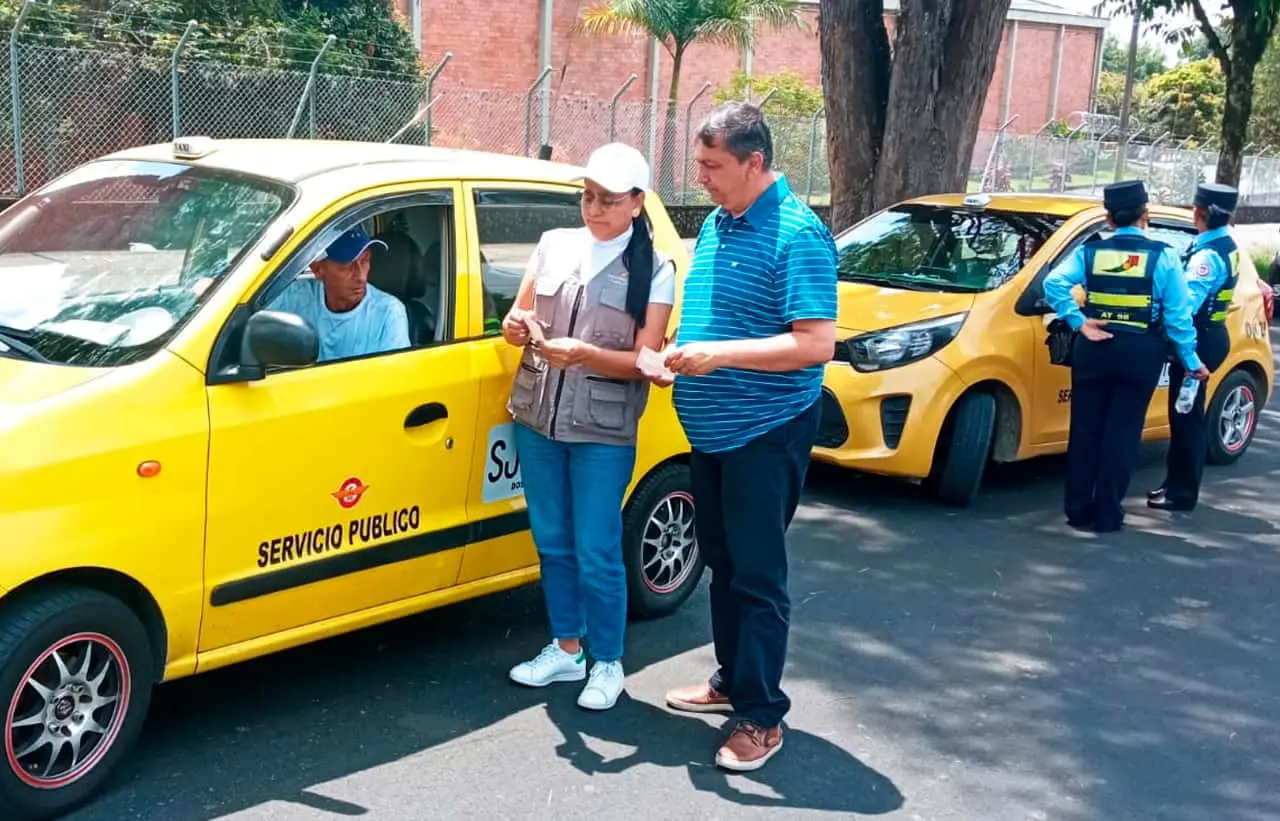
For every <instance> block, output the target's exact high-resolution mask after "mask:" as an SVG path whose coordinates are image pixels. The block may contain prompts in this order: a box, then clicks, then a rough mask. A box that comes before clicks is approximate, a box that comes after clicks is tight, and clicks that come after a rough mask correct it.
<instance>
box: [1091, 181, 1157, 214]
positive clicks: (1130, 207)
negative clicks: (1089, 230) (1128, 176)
mask: <svg viewBox="0 0 1280 821" xmlns="http://www.w3.org/2000/svg"><path fill="white" fill-rule="evenodd" d="M1148 202H1149V199H1148V197H1147V186H1146V183H1144V182H1143V181H1142V180H1125V181H1124V182H1117V183H1112V184H1111V185H1108V186H1107V187H1106V188H1104V189H1102V204H1103V205H1104V206H1105V207H1106V209H1107V212H1108V213H1111V214H1119V213H1126V212H1133V211H1139V210H1141V209H1142V208H1143V207H1145V206H1146V204H1147V203H1148Z"/></svg>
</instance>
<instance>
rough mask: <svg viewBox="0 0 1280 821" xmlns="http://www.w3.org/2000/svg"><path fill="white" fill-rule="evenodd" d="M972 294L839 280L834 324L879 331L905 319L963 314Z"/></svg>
mask: <svg viewBox="0 0 1280 821" xmlns="http://www.w3.org/2000/svg"><path fill="white" fill-rule="evenodd" d="M976 296H977V295H976V294H949V293H938V292H936V291H907V290H903V289H901V288H888V287H885V286H883V285H869V284H866V283H861V282H841V283H840V288H839V306H840V307H839V319H838V320H837V322H836V324H837V325H838V326H839V327H840V328H841V329H842V330H844V331H854V332H857V333H866V332H868V331H880V330H884V329H885V328H893V327H896V326H898V325H906V324H907V323H909V322H920V321H924V320H928V319H934V318H936V317H940V316H948V315H950V314H958V313H963V312H964V311H968V310H970V309H971V308H972V307H973V301H974V299H975V297H976Z"/></svg>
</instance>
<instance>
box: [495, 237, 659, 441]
mask: <svg viewBox="0 0 1280 821" xmlns="http://www.w3.org/2000/svg"><path fill="white" fill-rule="evenodd" d="M580 230H582V229H577V231H580ZM577 231H575V229H556V230H554V231H552V232H550V233H551V234H553V236H552V237H550V239H552V240H553V241H552V242H551V243H546V244H545V246H544V247H548V246H549V250H551V251H552V253H551V254H548V255H542V254H540V255H539V259H538V262H537V263H536V268H535V269H534V280H533V294H534V296H533V301H534V311H535V313H536V314H537V317H538V320H539V321H540V322H541V323H542V326H543V328H544V329H545V335H546V337H547V339H555V338H557V337H565V336H571V337H576V338H577V339H581V340H583V341H584V342H590V343H591V344H593V345H595V346H597V347H600V348H605V349H608V350H614V351H630V350H632V349H633V348H634V347H635V338H636V323H635V320H633V319H632V318H631V315H630V314H628V313H627V269H626V267H625V266H624V265H623V264H622V256H621V255H619V256H617V257H616V258H614V260H613V261H612V262H610V263H609V264H607V265H606V266H605V267H604V269H603V270H602V271H600V272H599V273H598V274H596V275H595V276H594V277H592V278H591V279H590V280H589V281H588V282H587V283H586V284H585V285H584V284H583V282H582V270H581V268H582V254H581V253H580V252H577V253H574V254H573V258H572V259H571V260H565V259H556V258H555V257H556V256H557V253H556V250H558V249H559V248H570V249H573V250H574V251H578V249H580V248H581V244H580V243H576V242H573V241H572V240H571V239H570V237H569V236H568V235H569V233H570V232H572V233H577ZM555 235H558V236H555ZM653 256H654V259H653V271H658V270H659V269H660V267H661V266H662V265H665V264H666V263H667V261H668V259H667V257H665V256H663V255H661V254H659V253H658V252H657V251H655V252H654V255H653ZM649 275H650V276H652V275H653V272H650V273H649ZM637 376H639V374H637ZM648 398H649V382H648V380H646V379H643V378H638V379H614V378H612V377H608V376H602V375H600V374H597V373H594V372H593V371H590V370H588V369H587V368H586V367H584V366H582V365H575V366H573V367H571V368H569V369H568V370H561V369H560V368H554V367H552V366H551V365H549V364H547V361H546V360H545V359H543V358H542V355H541V354H539V353H538V352H537V351H536V350H534V348H533V346H532V345H528V346H526V347H525V350H524V354H523V355H522V356H521V357H520V366H519V367H518V368H517V369H516V377H515V381H514V384H513V385H512V388H511V398H510V400H509V401H508V402H507V411H508V412H509V413H510V414H511V416H512V417H513V418H514V419H515V420H516V421H517V422H522V423H524V424H525V425H528V426H529V427H530V428H532V429H533V430H535V431H537V432H538V433H540V434H542V435H543V436H546V437H548V438H550V439H556V440H559V441H561V442H595V443H599V444H608V445H632V444H635V441H636V428H637V427H638V424H639V421H640V415H641V414H642V413H644V408H645V404H646V402H647V401H648Z"/></svg>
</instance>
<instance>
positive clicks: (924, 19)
mask: <svg viewBox="0 0 1280 821" xmlns="http://www.w3.org/2000/svg"><path fill="white" fill-rule="evenodd" d="M1010 2H1011V0H901V4H900V5H901V9H902V10H901V12H900V13H899V15H898V18H897V20H896V21H895V25H894V43H893V49H892V53H891V51H890V48H889V43H888V36H887V34H886V33H885V27H884V15H883V8H884V6H883V2H882V0H872V1H871V2H856V3H854V2H847V0H823V1H822V6H821V13H820V19H819V27H820V34H821V40H822V58H823V87H824V96H825V98H826V102H827V138H828V147H827V153H828V158H829V162H830V166H831V186H832V216H831V226H832V228H833V230H836V231H839V230H842V229H843V228H845V227H847V226H848V225H850V224H851V223H853V222H855V221H856V220H858V219H861V218H862V217H865V216H867V215H868V214H870V213H872V212H873V211H875V210H878V209H880V208H883V207H885V206H888V205H891V204H893V203H895V202H897V201H899V200H902V199H906V198H908V197H913V196H918V195H922V194H930V193H938V192H941V191H965V190H967V188H968V185H967V181H968V177H969V168H970V165H971V162H972V158H973V147H974V143H975V141H976V140H977V136H978V126H979V124H980V121H981V117H982V109H983V106H984V105H985V103H986V99H987V93H988V91H989V90H990V87H991V78H992V76H993V75H994V74H995V65H996V56H997V55H998V54H999V51H1000V41H1001V32H1002V31H1003V29H1004V23H1005V18H1006V16H1007V15H1008V12H1009V5H1010Z"/></svg>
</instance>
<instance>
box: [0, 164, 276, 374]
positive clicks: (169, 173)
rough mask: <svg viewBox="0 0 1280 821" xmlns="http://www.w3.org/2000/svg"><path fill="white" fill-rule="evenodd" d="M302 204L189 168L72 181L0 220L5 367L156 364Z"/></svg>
mask: <svg viewBox="0 0 1280 821" xmlns="http://www.w3.org/2000/svg"><path fill="white" fill-rule="evenodd" d="M292 196H293V193H292V191H291V190H290V189H289V188H288V187H286V186H283V185H279V184H275V183H271V182H267V181H263V180H259V179H257V178H253V177H247V176H243V175H239V174H234V173H230V172H225V171H213V170H208V169H201V168H193V167H191V166H188V165H184V164H181V163H170V162H142V161H131V160H129V161H125V160H103V161H98V162H93V163H89V164H87V165H84V166H82V167H80V168H78V169H76V170H75V171H72V172H71V173H70V174H67V175H66V176H64V177H62V178H60V179H58V180H56V181H55V182H53V183H52V184H51V185H49V186H47V187H46V188H44V189H43V190H41V191H40V192H38V193H37V194H36V195H35V196H32V197H28V198H27V199H26V200H24V201H22V202H19V203H18V204H16V205H14V206H12V207H10V208H9V209H8V210H7V211H6V212H5V213H4V214H0V356H8V357H15V358H24V359H31V360H35V361H40V362H52V363H57V364H63V365H83V366H94V367H110V366H117V365H123V364H128V363H130V362H136V361H138V360H140V359H144V358H146V357H149V356H151V355H152V354H153V353H155V351H156V350H158V349H159V348H160V347H161V346H163V345H164V344H165V342H167V340H168V339H169V338H170V337H171V336H172V335H173V334H174V333H175V332H176V331H177V329H178V328H179V327H181V325H182V324H183V323H184V322H185V321H186V320H187V319H188V318H189V317H190V316H192V315H193V314H194V313H195V312H196V311H197V310H198V309H199V307H200V305H201V304H202V303H203V301H204V300H205V299H206V298H207V297H208V296H209V294H210V293H211V291H212V289H213V287H214V286H215V285H216V284H217V283H218V281H219V280H220V279H221V278H222V277H223V275H224V274H226V272H227V271H229V270H230V269H231V266H232V265H234V264H235V262H236V261H237V259H238V258H239V257H240V254H241V252H242V251H244V249H245V248H247V247H249V246H250V245H252V244H253V243H254V242H255V241H256V240H257V239H258V237H259V236H260V235H261V234H262V232H263V230H264V229H265V228H266V227H267V225H268V224H269V223H270V222H271V221H272V220H273V219H274V218H275V217H276V215H277V214H279V213H280V212H281V211H282V210H283V209H284V208H285V207H287V205H288V204H289V202H290V201H291V199H292Z"/></svg>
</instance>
